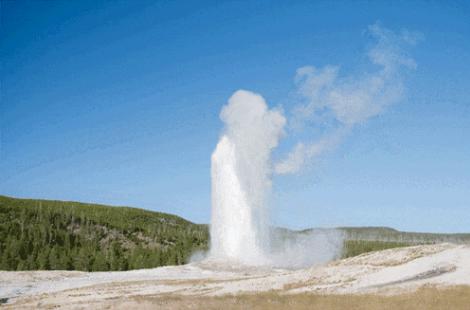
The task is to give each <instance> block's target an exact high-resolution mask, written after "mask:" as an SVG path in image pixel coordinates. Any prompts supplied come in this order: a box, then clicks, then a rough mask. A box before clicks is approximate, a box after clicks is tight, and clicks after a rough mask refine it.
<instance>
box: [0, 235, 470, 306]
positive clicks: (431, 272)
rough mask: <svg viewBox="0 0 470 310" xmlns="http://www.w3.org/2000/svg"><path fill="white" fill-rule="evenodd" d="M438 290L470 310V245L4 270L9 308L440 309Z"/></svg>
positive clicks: (0, 279) (1, 291) (1, 277)
mask: <svg viewBox="0 0 470 310" xmlns="http://www.w3.org/2000/svg"><path fill="white" fill-rule="evenodd" d="M439 292H441V293H442V292H447V293H446V294H444V295H446V296H454V295H455V296H457V297H452V298H450V297H449V298H450V299H449V301H447V303H445V304H444V305H446V304H447V305H448V306H450V308H460V306H459V305H463V307H464V308H462V309H465V307H466V306H468V307H469V308H468V309H470V297H469V296H470V245H453V244H435V245H421V246H414V247H406V248H397V249H390V250H385V251H379V252H373V253H368V254H363V255H360V256H356V257H353V258H349V259H344V260H339V261H334V262H331V263H329V264H326V265H322V266H315V267H312V268H308V269H301V270H285V269H273V268H253V267H251V268H247V267H243V266H233V265H230V266H228V265H227V264H223V263H220V262H213V261H205V262H202V263H193V264H188V265H184V266H172V267H162V268H155V269H144V270H134V271H127V272H95V273H86V272H75V271H33V272H6V271H2V272H0V300H1V301H2V303H3V307H6V308H10V307H11V308H15V309H18V308H35V309H36V308H55V307H63V308H74V309H82V308H123V309H124V308H126V309H128V308H133V307H139V308H153V307H155V306H158V307H159V308H168V309H170V308H189V309H191V308H192V309H194V308H200V307H204V308H209V309H210V308H214V309H216V308H220V307H221V306H222V305H223V306H224V307H225V308H233V309H238V308H257V307H258V308H264V307H269V308H278V309H280V308H284V307H287V306H289V307H291V306H294V307H296V308H302V307H304V308H308V307H311V306H312V305H316V304H317V303H319V304H318V307H320V308H322V309H336V308H335V307H334V305H335V304H336V303H337V304H338V307H339V308H341V307H344V306H348V307H349V308H354V302H357V303H358V305H359V306H358V308H357V309H363V308H364V305H365V304H364V302H366V301H365V300H366V299H367V300H368V302H369V303H370V304H369V305H368V306H367V308H374V302H375V305H379V306H380V305H381V303H383V302H385V301H387V300H388V301H390V302H392V301H394V300H395V301H396V302H398V304H396V307H401V308H407V305H408V306H409V307H411V308H416V307H420V306H426V301H431V302H432V303H431V304H430V305H434V306H436V305H439V300H438V301H433V298H436V296H440V294H441V293H439ZM410 294H411V295H410ZM413 294H414V295H413ZM345 296H348V297H347V298H345ZM397 296H401V297H399V298H398V297H397ZM406 296H408V297H406ZM413 296H414V297H413ZM419 296H421V297H419ZM426 296H427V297H426ZM459 296H460V297H459ZM361 298H362V299H361ZM397 298H398V299H397ZM403 298H405V299H406V298H408V299H409V300H410V301H411V300H413V301H414V302H417V301H419V300H420V299H419V298H422V299H423V301H422V302H418V303H417V304H416V305H415V306H412V305H411V303H408V304H400V302H401V301H402V300H403ZM341 300H343V301H341ZM381 300H382V301H381ZM384 300H385V301H384ZM444 300H445V299H442V300H441V301H442V302H444ZM250 302H251V304H250ZM286 302H288V303H289V304H285V303H286ZM322 302H324V304H322ZM328 302H329V303H328ZM335 302H336V303H335ZM342 302H345V303H344V304H343V306H341V303H342ZM449 303H450V305H449ZM328 305H330V306H332V307H329V306H328ZM361 305H362V306H361ZM390 307H392V308H394V306H390ZM443 307H447V306H443ZM379 308H380V307H379Z"/></svg>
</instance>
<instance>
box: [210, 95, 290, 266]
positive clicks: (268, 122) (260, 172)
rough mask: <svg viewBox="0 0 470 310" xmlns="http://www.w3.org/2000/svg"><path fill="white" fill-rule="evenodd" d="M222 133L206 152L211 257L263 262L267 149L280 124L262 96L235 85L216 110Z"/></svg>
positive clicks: (267, 243) (275, 138) (266, 230)
mask: <svg viewBox="0 0 470 310" xmlns="http://www.w3.org/2000/svg"><path fill="white" fill-rule="evenodd" d="M220 117H221V119H222V121H223V122H224V123H225V130H224V134H223V135H222V137H221V138H220V140H219V143H218V144H217V147H216V149H215V151H214V153H213V154H212V219H211V253H210V254H211V257H214V258H216V259H228V260H230V261H234V262H238V263H243V264H249V265H260V264H268V263H269V262H268V255H267V254H268V252H269V250H270V240H269V220H268V219H269V214H268V210H267V207H266V202H265V200H266V196H267V193H268V192H269V190H270V187H271V180H270V174H271V169H272V167H271V160H270V157H271V151H272V150H273V148H275V147H276V146H277V144H278V141H279V138H280V136H281V134H282V132H283V127H284V125H285V123H286V120H285V118H284V116H283V115H282V113H281V111H278V110H270V109H269V108H268V106H267V104H266V102H265V101H264V99H263V98H262V97H261V96H260V95H258V94H254V93H252V92H249V91H244V90H239V91H237V92H235V93H234V94H233V95H232V97H231V98H230V99H229V102H228V104H227V105H226V106H224V108H223V109H222V112H221V114H220Z"/></svg>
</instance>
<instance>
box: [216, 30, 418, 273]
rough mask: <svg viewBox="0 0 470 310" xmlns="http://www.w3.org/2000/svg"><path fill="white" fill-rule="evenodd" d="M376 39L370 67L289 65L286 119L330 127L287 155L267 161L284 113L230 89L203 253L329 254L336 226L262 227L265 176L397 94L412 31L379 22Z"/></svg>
mask: <svg viewBox="0 0 470 310" xmlns="http://www.w3.org/2000/svg"><path fill="white" fill-rule="evenodd" d="M369 33H370V34H371V35H372V37H373V38H374V39H375V40H376V44H375V45H374V46H373V47H372V48H371V49H370V50H369V51H368V57H369V60H370V61H371V63H372V64H373V65H374V66H378V70H377V71H374V72H369V73H363V74H360V75H359V76H346V77H343V76H340V74H339V67H335V66H327V67H325V68H323V69H316V68H314V67H311V66H308V67H302V68H300V69H298V70H297V74H296V79H295V80H296V84H297V92H298V93H299V95H300V96H301V98H302V100H303V101H302V103H301V104H300V105H298V106H297V108H296V109H295V112H294V116H295V118H296V119H297V120H300V121H302V122H309V121H310V122H311V121H314V120H317V119H318V118H320V119H327V120H328V121H330V122H332V123H333V124H334V126H333V128H334V130H332V131H330V132H327V133H325V134H324V136H323V137H321V138H320V139H319V140H318V141H316V142H315V143H302V142H299V143H298V144H297V145H296V146H295V147H294V149H293V150H292V151H291V152H290V153H289V154H288V155H287V157H286V158H285V159H284V160H283V161H281V162H279V163H277V164H273V163H272V159H271V153H272V151H273V150H274V149H275V148H276V147H277V146H278V144H279V141H280V139H281V137H282V136H284V135H285V131H284V127H285V125H286V117H285V116H284V114H283V112H282V111H281V110H280V109H270V108H269V107H268V105H267V104H266V101H265V100H264V99H263V97H261V96H260V95H258V94H255V93H253V92H250V91H246V90H239V91H237V92H235V93H234V94H233V95H232V96H231V97H230V99H229V101H228V104H227V105H226V106H224V107H223V109H222V111H221V113H220V118H221V120H222V121H223V122H224V124H225V128H224V131H223V134H222V136H221V138H220V140H219V142H218V144H217V147H216V149H215V150H214V153H213V154H212V165H211V177H212V218H211V228H210V235H211V249H210V255H209V256H210V258H212V259H216V260H218V261H224V262H236V263H241V264H248V265H270V266H279V267H294V268H295V267H305V266H306V265H312V264H315V263H321V262H325V261H327V260H330V259H333V258H335V257H337V256H338V255H339V254H340V253H341V250H342V244H343V235H342V233H341V232H339V231H337V230H315V231H311V232H309V233H303V234H292V233H290V232H284V233H279V230H275V229H274V230H273V229H271V227H270V221H269V218H270V217H269V208H268V206H267V196H268V195H269V192H270V189H271V177H272V174H274V173H278V174H287V173H294V172H297V171H299V170H300V169H301V168H302V167H303V166H304V165H305V164H306V163H308V162H311V161H312V160H313V159H315V158H317V157H318V156H320V155H322V154H323V153H325V152H326V151H328V150H331V149H333V148H334V147H335V146H336V145H338V144H339V143H340V142H341V141H342V140H343V139H344V137H345V136H346V135H347V134H348V133H349V132H350V130H351V128H353V127H354V126H355V125H357V124H360V123H363V122H365V121H366V120H368V119H370V118H372V117H374V116H376V115H378V114H380V113H382V112H383V111H384V110H385V108H386V107H387V106H389V105H391V104H393V103H395V102H397V101H399V100H400V99H401V98H402V96H403V91H404V87H403V78H402V75H403V72H404V70H405V69H413V68H415V67H416V64H415V62H414V61H413V59H412V58H410V57H409V56H408V55H407V54H406V52H405V47H406V46H407V45H410V44H414V43H415V41H416V38H417V36H416V35H415V34H412V33H409V32H402V33H401V34H400V35H397V34H394V33H393V32H391V31H389V30H386V29H384V28H382V27H380V26H379V25H377V24H376V25H373V26H370V27H369Z"/></svg>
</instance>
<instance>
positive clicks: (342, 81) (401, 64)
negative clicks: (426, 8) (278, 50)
mask: <svg viewBox="0 0 470 310" xmlns="http://www.w3.org/2000/svg"><path fill="white" fill-rule="evenodd" d="M368 33H369V34H370V35H371V36H372V37H373V38H374V39H375V40H376V44H375V45H374V46H373V47H372V48H371V49H370V50H369V51H368V53H367V56H368V58H369V60H370V62H371V63H372V64H373V65H375V66H378V67H379V68H378V70H377V71H373V72H367V73H362V74H359V75H358V76H340V74H339V71H340V69H339V67H338V66H326V67H324V68H322V69H317V68H315V67H312V66H306V67H302V68H299V69H297V74H296V77H295V82H296V85H297V92H298V94H299V95H300V97H301V99H302V100H303V103H302V104H300V105H299V106H298V107H297V108H296V109H295V112H294V116H295V118H296V121H297V122H299V121H300V122H307V121H312V120H318V119H321V120H322V121H323V122H327V121H330V122H332V123H333V124H334V126H335V128H336V131H335V132H333V133H331V132H330V133H327V134H326V135H325V136H324V137H323V138H321V139H320V140H319V141H318V142H315V143H310V144H304V143H301V142H300V143H298V144H297V145H296V146H295V147H294V149H293V150H292V151H291V152H290V153H289V154H288V155H287V157H286V158H285V159H284V160H283V161H281V162H279V163H277V164H276V166H275V171H276V173H278V174H287V173H295V172H298V171H299V170H300V169H301V168H302V167H303V166H304V164H305V163H306V162H308V161H311V160H312V159H315V158H316V157H318V156H320V155H321V154H323V153H324V152H325V151H328V150H330V149H332V148H334V147H335V146H336V145H337V144H339V143H340V142H341V140H342V138H343V137H344V136H345V135H346V134H347V133H348V132H349V131H350V130H351V128H353V127H354V126H355V125H356V124H360V123H363V122H365V121H367V120H368V119H370V118H372V117H374V116H377V115H379V114H381V113H382V112H383V111H384V110H385V109H386V107H387V106H389V105H391V104H393V103H396V102H398V101H400V99H402V97H403V92H404V86H403V75H404V73H405V70H407V69H415V68H416V63H415V61H414V60H413V59H412V58H411V57H410V56H409V55H408V54H407V53H406V47H407V46H408V45H414V44H415V43H416V41H417V40H418V39H419V35H418V34H415V33H410V32H408V31H403V32H402V33H401V34H399V35H397V34H395V33H393V32H392V31H390V30H387V29H384V28H382V27H380V26H379V25H378V24H375V25H372V26H370V27H369V31H368Z"/></svg>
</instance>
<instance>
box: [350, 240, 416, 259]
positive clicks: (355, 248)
mask: <svg viewBox="0 0 470 310" xmlns="http://www.w3.org/2000/svg"><path fill="white" fill-rule="evenodd" d="M410 245H412V244H411V243H405V242H393V241H370V240H345V241H344V248H343V254H342V258H348V257H353V256H357V255H359V254H362V253H367V252H372V251H380V250H386V249H392V248H399V247H404V246H410Z"/></svg>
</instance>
